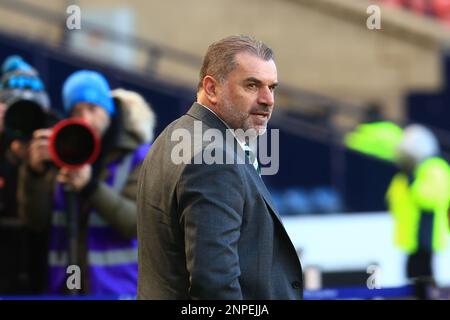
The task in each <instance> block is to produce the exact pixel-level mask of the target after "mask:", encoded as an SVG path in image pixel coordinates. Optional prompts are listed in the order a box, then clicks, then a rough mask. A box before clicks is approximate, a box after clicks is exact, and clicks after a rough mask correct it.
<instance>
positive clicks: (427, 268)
mask: <svg viewBox="0 0 450 320" xmlns="http://www.w3.org/2000/svg"><path fill="white" fill-rule="evenodd" d="M396 150H397V156H396V163H397V165H398V166H399V168H400V172H399V173H397V174H396V175H395V176H394V178H393V179H392V181H391V183H390V185H389V188H388V190H387V194H386V199H387V203H388V207H389V210H390V212H391V213H392V214H393V217H394V221H395V243H396V245H397V246H398V247H399V248H400V249H402V250H403V251H404V252H405V253H406V254H407V255H408V258H407V265H406V275H407V277H408V278H409V279H411V280H414V281H417V280H419V281H428V282H430V283H433V282H434V279H433V270H432V261H433V254H434V253H435V252H439V251H442V250H443V249H444V248H445V246H446V243H447V238H448V233H449V224H448V216H447V212H448V209H449V194H450V193H449V192H450V177H449V166H448V164H447V162H446V161H445V160H444V159H442V158H441V157H439V145H438V142H437V139H436V137H435V136H434V135H433V133H432V132H431V131H430V130H429V129H427V128H426V127H424V126H421V125H410V126H408V127H406V128H405V130H404V132H403V135H402V138H401V140H400V142H399V144H398V145H397V149H396Z"/></svg>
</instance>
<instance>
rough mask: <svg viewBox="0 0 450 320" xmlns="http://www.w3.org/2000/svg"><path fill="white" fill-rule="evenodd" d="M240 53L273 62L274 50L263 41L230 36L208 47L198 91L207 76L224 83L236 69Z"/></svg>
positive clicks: (248, 37) (247, 37)
mask: <svg viewBox="0 0 450 320" xmlns="http://www.w3.org/2000/svg"><path fill="white" fill-rule="evenodd" d="M240 52H248V53H250V54H253V55H255V56H256V57H258V58H261V59H263V60H265V61H269V60H273V59H274V55H273V51H272V49H270V48H269V47H268V46H267V45H265V44H264V43H263V42H262V41H259V40H256V39H255V38H253V37H250V36H243V35H240V36H229V37H226V38H224V39H222V40H219V41H217V42H214V43H213V44H211V45H210V46H209V47H208V50H207V51H206V54H205V57H204V58H203V64H202V68H201V69H200V81H199V82H198V90H200V89H201V88H202V87H203V78H204V77H205V76H207V75H210V76H212V77H214V78H215V79H216V80H218V81H220V82H222V81H223V80H225V78H226V76H227V75H228V73H230V72H231V71H233V69H234V68H235V67H236V61H235V56H236V54H238V53H240Z"/></svg>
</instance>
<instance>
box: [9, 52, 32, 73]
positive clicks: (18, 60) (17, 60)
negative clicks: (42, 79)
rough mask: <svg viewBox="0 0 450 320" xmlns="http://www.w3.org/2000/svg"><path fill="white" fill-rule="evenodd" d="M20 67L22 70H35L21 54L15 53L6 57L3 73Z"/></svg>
mask: <svg viewBox="0 0 450 320" xmlns="http://www.w3.org/2000/svg"><path fill="white" fill-rule="evenodd" d="M17 69H20V70H22V71H34V69H33V67H31V66H30V65H29V64H28V63H26V62H25V61H24V60H23V58H22V57H21V56H18V55H13V56H9V57H7V58H6V59H5V61H4V62H3V65H2V73H8V72H11V71H15V70H17Z"/></svg>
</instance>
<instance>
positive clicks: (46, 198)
mask: <svg viewBox="0 0 450 320" xmlns="http://www.w3.org/2000/svg"><path fill="white" fill-rule="evenodd" d="M46 85H50V86H51V85H53V84H44V83H43V81H42V80H41V78H40V76H39V73H38V72H37V70H35V68H33V67H32V66H31V65H30V64H29V63H28V62H27V61H24V59H22V58H21V57H20V56H10V57H8V58H7V59H5V61H4V62H3V64H2V67H1V87H0V141H1V157H0V161H1V164H0V256H1V257H2V264H1V266H0V294H2V295H18V294H20V295H26V294H33V295H36V294H65V293H73V292H76V293H82V294H97V295H98V294H103V295H119V294H122V295H123V294H129V295H135V293H136V286H137V242H136V236H137V235H136V216H137V210H136V203H135V197H136V187H137V185H136V182H137V175H138V172H139V168H140V165H141V163H142V161H143V159H144V157H145V155H146V154H147V152H148V150H149V148H150V147H151V142H152V140H153V134H154V127H155V124H156V123H155V122H156V119H155V114H154V112H153V110H152V108H151V106H150V105H149V104H148V103H147V102H146V101H145V100H144V98H143V97H142V96H141V95H140V94H138V93H137V92H132V91H128V90H125V89H122V88H117V89H115V90H112V89H111V88H110V85H109V83H108V81H107V79H106V78H105V77H104V76H103V75H102V74H101V73H99V72H96V71H91V70H79V71H76V72H74V73H73V74H71V75H69V77H68V78H67V79H66V80H65V81H64V83H63V85H62V88H61V93H62V97H63V101H61V103H62V105H63V106H64V114H61V113H58V112H56V111H55V110H54V109H53V108H52V106H51V105H50V99H49V97H48V95H47V91H46ZM55 85H56V84H55ZM69 265H75V266H77V267H78V268H79V269H77V270H79V271H80V272H79V274H73V275H74V277H75V278H73V279H72V280H73V283H71V284H70V283H67V278H68V275H70V273H69V271H70V270H73V269H70V270H68V269H67V267H68V266H69ZM76 277H79V279H77V278H76Z"/></svg>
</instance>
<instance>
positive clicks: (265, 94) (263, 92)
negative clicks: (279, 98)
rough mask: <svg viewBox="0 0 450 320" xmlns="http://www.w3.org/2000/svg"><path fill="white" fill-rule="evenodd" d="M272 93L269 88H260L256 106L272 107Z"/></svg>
mask: <svg viewBox="0 0 450 320" xmlns="http://www.w3.org/2000/svg"><path fill="white" fill-rule="evenodd" d="M274 102H275V101H274V95H273V91H272V90H270V89H269V87H262V88H261V89H260V90H259V94H258V104H263V105H266V106H270V107H271V106H273V104H274Z"/></svg>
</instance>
